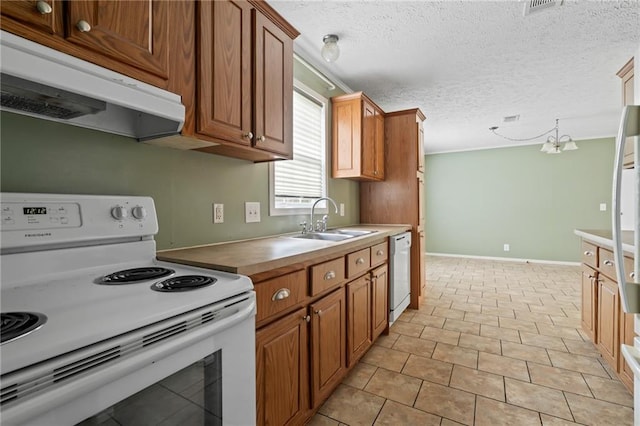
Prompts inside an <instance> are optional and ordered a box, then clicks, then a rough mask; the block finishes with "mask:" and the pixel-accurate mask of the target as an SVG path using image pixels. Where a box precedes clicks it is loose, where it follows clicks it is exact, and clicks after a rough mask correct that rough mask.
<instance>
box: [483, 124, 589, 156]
mask: <svg viewBox="0 0 640 426" xmlns="http://www.w3.org/2000/svg"><path fill="white" fill-rule="evenodd" d="M559 121H560V120H559V119H557V118H556V125H555V127H554V128H553V129H550V130H547V131H546V132H544V133H541V134H539V135H537V136H534V137H532V138H525V139H515V138H510V137H508V136H504V135H501V134H499V133H498V132H496V130H498V126H492V127H489V130H491V131H492V132H493V134H495V135H496V136H500V137H501V138H503V139H507V140H510V141H515V142H528V141H532V140H534V139H538V138H541V137H542V136H545V135H548V134H549V133H552V132H555V136H553V135H551V136H549V137H548V138H547V141H546V142H545V143H544V144H542V148H541V149H540V151H541V152H546V153H547V154H560V153H561V152H562V151H574V150H576V149H578V145H576V143H575V142H574V141H573V139H571V136H569V135H562V136H559V135H560V127H559V125H558V122H559ZM561 144H564V146H563V148H562V151H561V150H560V146H561Z"/></svg>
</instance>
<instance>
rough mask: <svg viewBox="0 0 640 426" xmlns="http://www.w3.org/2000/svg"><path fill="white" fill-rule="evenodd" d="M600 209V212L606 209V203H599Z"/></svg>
mask: <svg viewBox="0 0 640 426" xmlns="http://www.w3.org/2000/svg"><path fill="white" fill-rule="evenodd" d="M600 211H601V212H606V211H607V203H600Z"/></svg>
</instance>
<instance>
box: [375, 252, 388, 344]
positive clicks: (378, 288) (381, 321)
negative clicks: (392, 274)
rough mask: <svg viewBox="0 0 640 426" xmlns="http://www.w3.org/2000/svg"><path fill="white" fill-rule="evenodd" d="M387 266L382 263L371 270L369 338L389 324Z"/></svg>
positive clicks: (376, 335) (382, 330)
mask: <svg viewBox="0 0 640 426" xmlns="http://www.w3.org/2000/svg"><path fill="white" fill-rule="evenodd" d="M388 296H389V268H388V267H387V265H383V266H381V267H379V268H377V269H374V270H373V271H372V272H371V334H372V336H371V340H372V341H374V340H376V338H377V337H378V336H379V335H380V334H382V332H384V331H385V330H386V329H387V326H388V324H389V303H388V300H389V297H388Z"/></svg>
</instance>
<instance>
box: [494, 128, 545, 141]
mask: <svg viewBox="0 0 640 426" xmlns="http://www.w3.org/2000/svg"><path fill="white" fill-rule="evenodd" d="M497 128H498V127H497V126H494V127H490V128H489V130H491V131H492V132H493V134H495V135H496V136H500V137H501V138H503V139H506V140H509V141H513V142H528V141H532V140H534V139H538V138H541V137H543V136H545V135H548V134H549V133H551V132H553V131H554V130H556V129H557V128H558V126H557V124H556V126H555V127H554V128H552V129H549V130H547V131H546V132H544V133H541V134H539V135H538V136H534V137H532V138H525V139H517V138H510V137H508V136H504V135H501V134H500V133H498V132H496V129H497Z"/></svg>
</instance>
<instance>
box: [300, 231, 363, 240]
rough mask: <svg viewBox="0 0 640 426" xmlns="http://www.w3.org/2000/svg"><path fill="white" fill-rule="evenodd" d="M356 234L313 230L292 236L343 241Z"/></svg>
mask: <svg viewBox="0 0 640 426" xmlns="http://www.w3.org/2000/svg"><path fill="white" fill-rule="evenodd" d="M354 236H355V235H348V234H336V233H332V232H311V233H308V234H298V235H294V236H293V237H291V238H302V239H304V240H325V241H343V240H348V239H349V238H353V237H354Z"/></svg>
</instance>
